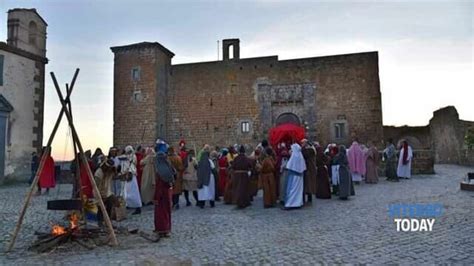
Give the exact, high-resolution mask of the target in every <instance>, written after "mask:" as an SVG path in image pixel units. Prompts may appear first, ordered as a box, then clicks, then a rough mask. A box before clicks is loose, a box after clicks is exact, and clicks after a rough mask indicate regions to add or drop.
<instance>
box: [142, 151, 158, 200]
mask: <svg viewBox="0 0 474 266" xmlns="http://www.w3.org/2000/svg"><path fill="white" fill-rule="evenodd" d="M155 160H156V157H155V152H154V151H153V148H147V149H146V152H145V157H144V158H143V159H142V160H141V161H140V164H141V166H142V167H143V172H142V179H141V182H142V183H141V189H142V190H141V193H140V195H141V197H142V202H143V205H149V204H152V203H153V196H154V190H155V185H156V183H155Z"/></svg>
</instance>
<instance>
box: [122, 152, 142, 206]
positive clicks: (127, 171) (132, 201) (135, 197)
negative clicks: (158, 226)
mask: <svg viewBox="0 0 474 266" xmlns="http://www.w3.org/2000/svg"><path fill="white" fill-rule="evenodd" d="M118 158H119V160H120V164H121V175H122V176H127V177H128V178H127V181H126V182H125V186H124V193H123V195H124V198H125V202H126V206H127V208H134V209H135V211H134V212H133V213H132V214H140V213H141V207H142V199H141V196H140V191H139V189H138V183H137V157H136V156H135V151H134V149H133V147H132V146H127V147H125V154H123V155H120V156H119V157H118Z"/></svg>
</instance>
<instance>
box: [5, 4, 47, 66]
mask: <svg viewBox="0 0 474 266" xmlns="http://www.w3.org/2000/svg"><path fill="white" fill-rule="evenodd" d="M47 26H48V24H47V23H46V21H44V19H43V18H41V16H40V15H39V14H38V13H37V12H36V9H34V8H31V9H26V8H15V9H10V10H8V39H7V43H8V45H10V46H13V47H16V48H19V49H21V50H24V51H27V52H30V53H32V54H35V55H39V56H41V57H44V58H45V57H46V27H47Z"/></svg>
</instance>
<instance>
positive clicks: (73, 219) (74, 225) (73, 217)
mask: <svg viewBox="0 0 474 266" xmlns="http://www.w3.org/2000/svg"><path fill="white" fill-rule="evenodd" d="M69 223H71V229H75V228H77V226H78V223H79V216H78V215H77V214H76V213H75V212H74V213H72V214H71V215H70V216H69Z"/></svg>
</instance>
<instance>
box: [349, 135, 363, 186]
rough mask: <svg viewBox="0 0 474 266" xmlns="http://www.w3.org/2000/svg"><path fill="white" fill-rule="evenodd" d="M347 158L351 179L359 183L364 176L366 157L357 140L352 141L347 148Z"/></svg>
mask: <svg viewBox="0 0 474 266" xmlns="http://www.w3.org/2000/svg"><path fill="white" fill-rule="evenodd" d="M347 159H348V160H349V169H350V170H351V174H352V181H354V182H355V183H356V184H359V183H360V181H362V176H364V175H365V172H366V169H365V164H366V158H365V153H364V151H363V150H362V147H361V146H360V145H359V143H358V142H357V141H354V142H352V145H351V147H350V148H349V150H347Z"/></svg>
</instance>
